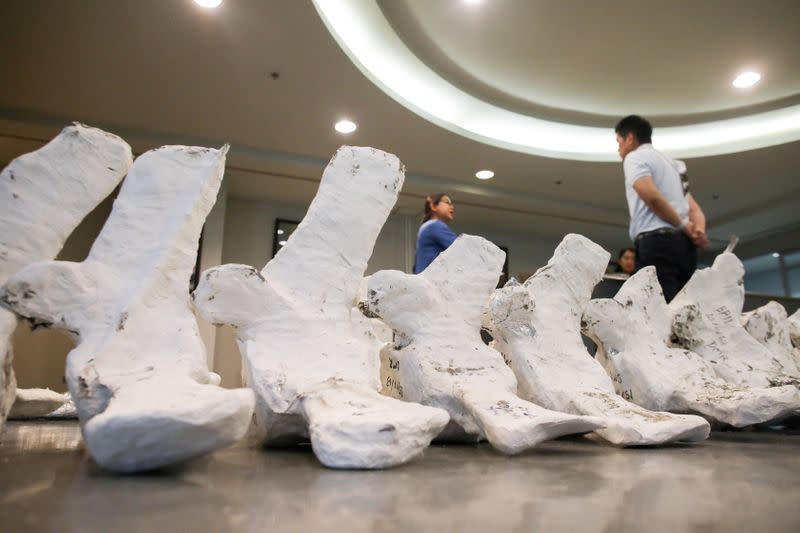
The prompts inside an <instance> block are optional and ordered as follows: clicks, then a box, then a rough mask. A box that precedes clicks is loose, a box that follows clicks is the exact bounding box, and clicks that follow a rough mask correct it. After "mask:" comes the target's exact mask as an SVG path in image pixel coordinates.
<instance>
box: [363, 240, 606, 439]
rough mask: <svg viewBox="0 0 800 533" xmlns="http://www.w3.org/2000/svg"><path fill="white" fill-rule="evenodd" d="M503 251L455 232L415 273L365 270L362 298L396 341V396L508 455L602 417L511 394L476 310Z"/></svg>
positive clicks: (511, 381)
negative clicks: (442, 413)
mask: <svg viewBox="0 0 800 533" xmlns="http://www.w3.org/2000/svg"><path fill="white" fill-rule="evenodd" d="M504 255H505V254H504V253H503V251H502V250H500V249H499V248H498V247H497V246H495V245H493V244H492V243H490V242H489V241H487V240H485V239H483V238H481V237H474V236H469V235H462V236H460V237H459V238H458V239H457V240H456V242H455V243H453V245H452V246H451V247H450V248H448V249H447V250H445V251H444V252H443V253H442V254H440V255H439V257H437V258H436V260H434V262H433V263H431V265H430V266H429V267H428V268H427V269H425V271H424V272H423V273H422V274H419V275H416V276H412V275H408V274H404V273H402V272H397V271H391V270H387V271H381V272H378V273H376V274H373V275H372V276H371V277H370V280H369V290H368V299H369V310H370V311H372V312H374V313H375V314H376V315H378V316H380V317H381V318H382V319H383V320H384V321H385V322H386V323H387V324H388V325H389V326H391V327H392V328H393V329H394V330H395V332H396V334H398V335H399V336H400V337H401V338H402V339H403V340H402V342H401V343H400V344H399V345H398V346H397V347H396V350H395V352H396V354H397V355H396V358H397V360H398V361H399V369H398V372H397V374H396V375H398V376H399V378H400V382H401V386H402V390H403V395H404V397H405V398H406V399H407V400H410V401H416V402H420V403H422V404H424V405H431V406H436V407H441V408H444V409H447V410H448V411H449V412H450V416H451V417H452V420H453V422H454V423H455V424H457V425H458V427H459V428H460V429H461V430H463V432H465V433H466V434H468V435H476V436H485V437H486V438H487V439H488V440H489V442H490V443H491V444H492V446H494V447H495V448H497V449H498V450H500V451H502V452H505V453H509V454H513V453H518V452H520V451H522V450H525V449H526V448H530V447H533V446H535V445H536V444H538V443H540V442H542V441H543V440H546V439H551V438H555V437H558V436H560V435H566V434H570V433H585V432H588V431H592V430H594V429H597V428H599V427H602V422H601V421H600V420H599V419H597V418H592V417H583V416H575V415H569V414H564V413H557V412H554V411H549V410H547V409H544V408H542V407H539V406H538V405H534V404H532V403H530V402H527V401H525V400H523V399H521V398H519V397H518V396H517V395H516V391H517V380H516V379H515V378H514V373H513V372H512V371H511V369H510V368H508V367H507V366H506V365H505V363H504V361H503V358H502V356H501V355H500V354H499V353H498V352H497V351H496V350H494V349H492V348H489V347H488V346H486V345H484V344H483V342H482V341H481V338H480V317H481V309H482V308H483V306H484V304H485V302H486V301H487V300H488V298H489V295H490V293H491V291H492V289H493V288H494V286H495V284H496V283H497V278H498V277H499V274H500V269H501V267H502V265H503V261H504Z"/></svg>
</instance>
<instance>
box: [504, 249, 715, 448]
mask: <svg viewBox="0 0 800 533" xmlns="http://www.w3.org/2000/svg"><path fill="white" fill-rule="evenodd" d="M608 258H609V253H608V252H606V251H605V250H604V249H603V248H601V247H600V246H598V245H597V244H595V243H593V242H592V241H590V240H589V239H587V238H586V237H583V236H581V235H575V234H570V235H567V236H566V237H564V239H563V240H562V241H561V243H560V244H559V245H558V247H557V248H556V250H555V253H554V254H553V257H552V258H551V259H550V261H549V262H548V263H547V266H545V267H543V268H540V269H539V270H538V271H537V272H536V273H535V274H534V275H533V276H531V277H530V278H529V279H528V280H527V281H526V282H525V284H524V285H519V284H516V285H514V284H512V285H507V286H506V287H504V288H502V289H498V290H496V291H495V292H494V294H493V295H492V301H491V311H492V324H493V328H492V329H493V334H494V337H495V341H496V347H497V349H499V350H500V351H501V352H502V353H503V357H504V358H505V359H506V361H508V362H509V363H510V366H511V368H512V369H513V370H514V374H515V375H516V376H517V381H518V382H519V394H520V396H522V397H523V398H525V399H528V400H530V401H532V402H534V403H537V404H539V405H541V406H543V407H547V408H548V409H553V410H558V411H563V412H567V413H574V414H581V415H593V416H598V417H603V419H604V421H605V423H606V427H605V429H598V430H597V431H596V432H597V434H598V435H600V436H601V437H603V438H604V439H606V440H608V441H609V442H612V443H614V444H618V445H623V446H641V445H655V444H663V443H666V442H671V441H699V440H703V439H705V438H706V437H708V434H709V431H710V428H709V425H708V422H706V421H705V420H703V419H702V418H700V417H697V416H689V415H676V414H671V413H665V412H653V411H649V410H647V409H644V408H642V407H640V406H638V405H635V404H633V403H631V402H629V401H626V400H625V399H624V398H622V397H620V396H619V395H617V394H616V392H615V391H614V385H613V384H612V382H611V378H609V376H608V374H606V372H605V370H604V369H603V367H602V366H601V365H600V363H598V362H597V361H596V360H594V359H593V358H592V357H591V356H590V355H589V353H588V352H587V350H586V346H585V345H584V344H583V341H582V339H581V336H580V331H581V315H582V313H583V310H584V308H585V307H586V304H587V303H588V302H589V299H590V298H591V295H592V289H593V288H594V286H595V285H596V284H597V283H598V282H599V281H600V280H601V279H602V277H603V273H604V272H605V269H606V266H607V265H608ZM628 331H629V332H630V331H633V330H628ZM637 334H638V333H637ZM663 410H665V409H663V408H660V409H659V411H663Z"/></svg>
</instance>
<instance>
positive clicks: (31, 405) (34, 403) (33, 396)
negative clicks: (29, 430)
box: [8, 389, 69, 420]
mask: <svg viewBox="0 0 800 533" xmlns="http://www.w3.org/2000/svg"><path fill="white" fill-rule="evenodd" d="M68 401H69V398H68V397H67V396H66V395H64V394H63V393H61V392H56V391H54V390H50V389H17V395H16V398H15V399H14V405H12V406H11V412H9V413H8V418H9V420H21V419H27V418H41V417H43V416H47V415H49V414H50V413H52V412H53V411H56V410H58V409H60V408H61V407H63V406H64V404H66V403H67V402H68Z"/></svg>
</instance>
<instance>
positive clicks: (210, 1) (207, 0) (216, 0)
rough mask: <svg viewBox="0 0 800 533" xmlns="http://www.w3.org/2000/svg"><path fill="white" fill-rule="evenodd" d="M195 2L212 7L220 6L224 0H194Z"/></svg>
mask: <svg viewBox="0 0 800 533" xmlns="http://www.w3.org/2000/svg"><path fill="white" fill-rule="evenodd" d="M194 3H195V4H197V5H198V6H202V7H207V8H209V9H211V8H214V7H219V5H220V4H221V3H222V0H194Z"/></svg>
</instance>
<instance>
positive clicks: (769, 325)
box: [740, 301, 800, 376]
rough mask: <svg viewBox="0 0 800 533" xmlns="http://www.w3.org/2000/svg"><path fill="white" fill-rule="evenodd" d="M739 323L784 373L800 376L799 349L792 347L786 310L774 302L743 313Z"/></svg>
mask: <svg viewBox="0 0 800 533" xmlns="http://www.w3.org/2000/svg"><path fill="white" fill-rule="evenodd" d="M740 321H741V323H742V326H744V329H745V330H747V332H748V333H749V334H750V335H752V337H753V338H754V339H756V340H757V341H758V342H760V343H761V344H762V345H763V346H764V347H765V348H766V349H767V350H769V351H770V352H771V353H772V355H773V357H775V359H776V360H777V361H778V363H779V364H780V365H781V366H782V367H783V368H784V372H786V373H787V374H789V375H792V376H800V349H798V348H795V347H794V346H792V339H791V335H790V333H789V329H790V324H789V317H788V315H787V314H786V308H785V307H783V306H782V305H781V304H779V303H778V302H775V301H771V302H768V303H766V304H765V305H762V306H761V307H759V308H758V309H754V310H753V311H750V312H748V313H743V314H742V315H741V317H740Z"/></svg>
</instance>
